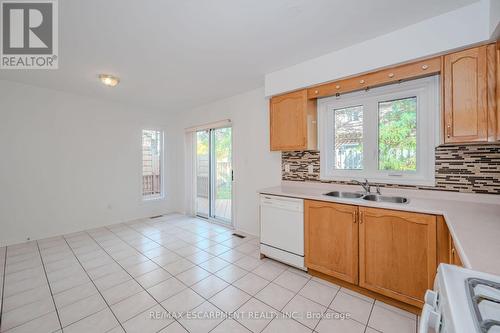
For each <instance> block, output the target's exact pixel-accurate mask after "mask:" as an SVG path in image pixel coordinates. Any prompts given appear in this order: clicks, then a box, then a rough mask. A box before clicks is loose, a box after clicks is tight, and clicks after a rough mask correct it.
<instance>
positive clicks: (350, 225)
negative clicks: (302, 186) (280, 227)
mask: <svg viewBox="0 0 500 333" xmlns="http://www.w3.org/2000/svg"><path fill="white" fill-rule="evenodd" d="M304 208H305V210H304V211H305V216H304V222H305V225H304V229H305V230H304V236H305V262H306V267H308V268H310V269H313V270H315V271H318V272H321V273H324V274H328V275H330V276H334V277H336V278H339V279H341V280H344V281H347V282H350V283H357V282H358V223H357V212H358V207H357V206H351V205H342V204H336V203H329V202H322V201H311V200H306V201H305V202H304Z"/></svg>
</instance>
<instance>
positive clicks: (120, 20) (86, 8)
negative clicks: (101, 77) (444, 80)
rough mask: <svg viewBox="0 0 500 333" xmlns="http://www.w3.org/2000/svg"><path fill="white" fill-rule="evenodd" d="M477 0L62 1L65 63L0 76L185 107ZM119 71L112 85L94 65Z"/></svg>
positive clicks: (156, 105) (113, 97)
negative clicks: (102, 81)
mask: <svg viewBox="0 0 500 333" xmlns="http://www.w3.org/2000/svg"><path fill="white" fill-rule="evenodd" d="M473 2H475V0H439V1H436V0H419V1H415V0H378V1H373V0H349V1H347V0H181V1H179V0H147V1H131V0H127V1H125V0H106V1H102V0H80V1H59V69H58V70H47V71H46V70H31V71H21V70H0V79H4V80H12V81H18V82H24V83H28V84H32V85H37V86H42V87H47V88H52V89H57V90H63V91H68V92H73V93H77V94H82V95H86V96H92V97H96V98H104V99H109V100H114V101H119V102H124V103H129V104H133V105H137V106H147V107H154V108H161V109H163V110H166V111H182V110H185V109H188V108H192V107H194V106H197V105H201V104H204V103H207V102H210V101H213V100H216V99H219V98H224V97H228V96H231V95H234V94H237V93H240V92H244V91H247V90H250V89H253V88H257V87H260V86H262V85H263V81H264V74H266V73H269V72H272V71H275V70H278V69H281V68H284V67H287V66H290V65H293V64H296V63H298V62H301V61H304V60H307V59H310V58H314V57H317V56H319V55H322V54H325V53H328V52H331V51H335V50H338V49H341V48H344V47H346V46H349V45H353V44H356V43H358V42H361V41H363V40H367V39H370V38H373V37H375V36H378V35H382V34H385V33H388V32H391V31H394V30H397V29H399V28H402V27H405V26H407V25H410V24H413V23H416V22H419V21H422V20H424V19H426V18H429V17H432V16H436V15H439V14H442V13H444V12H447V11H450V10H453V9H456V8H459V7H462V6H464V5H467V4H470V3H473ZM99 73H111V74H115V75H117V76H119V77H120V78H121V83H120V85H119V86H118V87H116V88H108V87H104V86H103V85H101V84H100V83H99V82H98V80H97V74H99Z"/></svg>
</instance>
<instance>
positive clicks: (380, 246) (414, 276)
mask: <svg viewBox="0 0 500 333" xmlns="http://www.w3.org/2000/svg"><path fill="white" fill-rule="evenodd" d="M436 251H437V247H436V216H434V215H426V214H417V213H410V212H402V211H395V210H387V209H378V208H367V207H360V208H359V285H360V286H361V287H364V288H366V289H368V290H372V291H375V292H377V293H379V294H382V295H385V296H389V297H391V298H394V299H396V300H399V301H402V302H405V303H408V304H411V305H414V306H419V307H421V306H422V305H423V298H424V294H425V291H426V290H427V289H432V286H433V281H434V276H435V273H436V269H437V262H436V258H437V253H436Z"/></svg>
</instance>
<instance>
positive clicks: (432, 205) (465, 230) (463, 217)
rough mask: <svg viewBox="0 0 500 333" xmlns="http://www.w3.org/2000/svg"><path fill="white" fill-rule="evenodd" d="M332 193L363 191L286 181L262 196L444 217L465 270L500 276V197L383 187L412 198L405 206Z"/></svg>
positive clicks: (341, 186) (387, 191) (389, 193)
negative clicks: (337, 195) (267, 195)
mask: <svg viewBox="0 0 500 333" xmlns="http://www.w3.org/2000/svg"><path fill="white" fill-rule="evenodd" d="M329 191H351V192H352V191H354V192H357V191H362V188H361V187H359V186H352V185H337V184H322V183H298V182H283V183H282V184H281V186H276V187H270V188H265V189H262V190H260V191H259V193H262V194H271V195H278V196H286V197H294V198H303V199H312V200H321V201H330V202H338V203H345V204H351V205H358V206H366V207H377V208H386V209H394V210H402V211H411V212H418V213H428V214H435V215H443V216H444V218H445V220H446V224H447V225H448V229H449V230H450V233H451V235H452V237H453V240H454V242H455V247H456V250H457V252H458V254H459V256H460V258H461V259H462V262H463V264H464V266H465V267H467V268H471V269H475V270H479V271H483V272H488V273H492V274H496V275H500V196H498V195H488V194H467V193H456V192H445V191H426V190H406V189H404V190H403V189H392V188H387V189H386V188H382V194H383V195H399V196H404V197H407V198H409V202H408V203H406V204H394V203H381V202H371V201H366V200H363V199H344V198H334V197H329V196H325V195H324V193H326V192H329Z"/></svg>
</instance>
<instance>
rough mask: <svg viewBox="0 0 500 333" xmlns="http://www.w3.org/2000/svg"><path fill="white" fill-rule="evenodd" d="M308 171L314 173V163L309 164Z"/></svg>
mask: <svg viewBox="0 0 500 333" xmlns="http://www.w3.org/2000/svg"><path fill="white" fill-rule="evenodd" d="M307 172H308V173H309V174H312V173H314V167H313V165H312V164H309V165H308V166H307Z"/></svg>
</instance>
